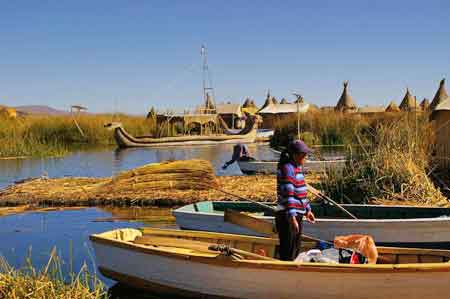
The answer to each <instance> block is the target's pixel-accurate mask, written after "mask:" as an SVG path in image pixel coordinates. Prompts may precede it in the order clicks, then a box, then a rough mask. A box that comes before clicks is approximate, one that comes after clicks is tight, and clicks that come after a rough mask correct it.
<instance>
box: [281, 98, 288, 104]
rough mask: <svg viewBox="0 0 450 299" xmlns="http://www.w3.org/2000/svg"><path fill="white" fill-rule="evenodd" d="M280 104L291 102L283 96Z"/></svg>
mask: <svg viewBox="0 0 450 299" xmlns="http://www.w3.org/2000/svg"><path fill="white" fill-rule="evenodd" d="M280 104H290V103H289V102H288V100H286V98H282V99H281V101H280Z"/></svg>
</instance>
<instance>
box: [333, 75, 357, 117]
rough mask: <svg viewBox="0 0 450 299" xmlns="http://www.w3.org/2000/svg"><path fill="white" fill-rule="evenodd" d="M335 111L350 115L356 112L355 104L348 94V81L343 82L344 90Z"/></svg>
mask: <svg viewBox="0 0 450 299" xmlns="http://www.w3.org/2000/svg"><path fill="white" fill-rule="evenodd" d="M335 110H336V111H338V112H344V113H352V112H356V111H357V107H356V104H355V102H354V101H353V98H352V96H351V95H350V94H349V92H348V81H344V90H343V91H342V94H341V97H340V98H339V100H338V102H337V105H336V107H335Z"/></svg>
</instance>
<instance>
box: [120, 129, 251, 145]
mask: <svg viewBox="0 0 450 299" xmlns="http://www.w3.org/2000/svg"><path fill="white" fill-rule="evenodd" d="M114 139H115V140H116V143H117V145H118V146H119V147H120V148H127V147H158V146H184V145H209V144H227V143H231V144H234V143H237V142H240V143H253V142H254V141H255V139H256V131H255V130H254V131H251V132H250V133H248V134H246V135H232V136H230V135H223V136H220V135H215V136H195V137H193V136H180V137H165V138H159V139H156V138H139V137H133V136H131V135H130V134H128V133H127V132H126V131H125V130H124V129H123V128H122V127H117V128H115V129H114Z"/></svg>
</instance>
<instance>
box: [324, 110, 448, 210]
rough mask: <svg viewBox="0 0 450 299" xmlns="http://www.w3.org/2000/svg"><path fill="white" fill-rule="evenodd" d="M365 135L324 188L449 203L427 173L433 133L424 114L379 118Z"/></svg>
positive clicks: (370, 198) (358, 196) (346, 195)
mask: <svg viewBox="0 0 450 299" xmlns="http://www.w3.org/2000/svg"><path fill="white" fill-rule="evenodd" d="M366 136H368V139H369V140H370V143H369V144H368V145H363V144H361V147H360V150H359V153H358V155H357V156H358V159H357V160H353V161H350V163H349V165H348V166H347V167H346V168H345V170H344V172H343V173H339V174H334V175H330V176H329V177H328V179H327V180H324V181H323V182H324V184H323V188H324V189H326V190H327V191H328V192H329V193H331V194H334V197H335V198H337V199H340V200H341V201H342V202H346V201H347V202H353V203H361V202H362V203H385V204H386V203H392V204H414V205H426V206H449V202H448V199H447V198H445V197H444V196H443V195H442V193H441V192H440V190H439V189H438V188H436V186H435V185H434V184H433V182H432V180H431V179H430V176H429V173H430V172H431V171H432V170H433V161H432V153H433V147H432V145H433V138H434V137H433V131H432V129H431V125H430V123H429V122H428V117H427V115H414V114H402V116H401V117H400V118H398V119H397V120H395V121H392V120H378V121H377V122H375V123H374V124H373V125H372V126H371V127H370V128H369V129H368V130H367V132H366ZM356 137H357V138H358V137H359V136H358V135H357V136H356Z"/></svg>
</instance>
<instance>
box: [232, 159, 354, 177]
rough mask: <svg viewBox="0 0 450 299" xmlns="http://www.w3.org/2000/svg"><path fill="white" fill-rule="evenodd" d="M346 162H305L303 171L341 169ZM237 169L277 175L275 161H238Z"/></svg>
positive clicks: (248, 172)
mask: <svg viewBox="0 0 450 299" xmlns="http://www.w3.org/2000/svg"><path fill="white" fill-rule="evenodd" d="M346 161H347V160H344V159H340V160H319V161H315V160H307V161H306V162H305V165H304V169H305V171H323V170H326V169H328V168H334V169H342V168H344V166H345V163H346ZM238 164H239V168H240V169H241V171H242V173H244V174H256V173H263V174H275V173H277V164H278V162H277V161H264V160H254V161H238Z"/></svg>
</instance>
